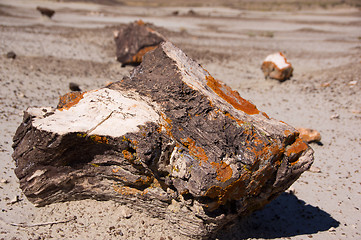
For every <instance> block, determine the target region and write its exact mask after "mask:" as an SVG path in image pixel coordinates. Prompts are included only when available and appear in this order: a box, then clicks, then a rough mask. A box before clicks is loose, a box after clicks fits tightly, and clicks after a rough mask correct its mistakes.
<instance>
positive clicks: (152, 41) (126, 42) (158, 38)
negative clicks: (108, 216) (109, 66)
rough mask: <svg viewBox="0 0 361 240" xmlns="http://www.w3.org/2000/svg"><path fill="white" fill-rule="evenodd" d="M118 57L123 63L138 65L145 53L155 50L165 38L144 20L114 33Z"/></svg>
mask: <svg viewBox="0 0 361 240" xmlns="http://www.w3.org/2000/svg"><path fill="white" fill-rule="evenodd" d="M114 40H115V44H116V57H117V60H118V61H119V62H121V63H122V65H128V64H130V65H138V64H140V63H141V62H142V58H143V56H144V54H146V53H147V52H149V51H152V50H154V49H155V48H157V46H158V45H159V44H160V43H161V42H163V41H165V38H164V37H163V36H162V35H161V34H160V33H158V32H156V31H155V30H153V29H152V28H151V27H150V26H148V24H145V23H144V22H143V21H142V20H139V21H137V22H134V23H130V24H129V25H127V26H126V27H125V28H123V29H120V30H119V31H116V32H115V33H114Z"/></svg>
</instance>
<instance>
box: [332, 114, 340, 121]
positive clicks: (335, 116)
mask: <svg viewBox="0 0 361 240" xmlns="http://www.w3.org/2000/svg"><path fill="white" fill-rule="evenodd" d="M330 119H331V120H333V119H340V114H338V113H336V114H333V115H332V116H331V117H330Z"/></svg>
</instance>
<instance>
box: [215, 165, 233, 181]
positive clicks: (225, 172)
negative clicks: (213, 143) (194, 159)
mask: <svg viewBox="0 0 361 240" xmlns="http://www.w3.org/2000/svg"><path fill="white" fill-rule="evenodd" d="M211 165H212V167H213V168H215V169H216V171H217V177H216V179H217V180H218V181H220V182H225V181H227V180H229V179H230V178H231V177H232V174H233V171H232V168H231V167H230V166H229V165H228V164H227V163H225V162H221V163H216V162H212V163H211Z"/></svg>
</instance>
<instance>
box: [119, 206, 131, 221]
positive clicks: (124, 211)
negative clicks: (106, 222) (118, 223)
mask: <svg viewBox="0 0 361 240" xmlns="http://www.w3.org/2000/svg"><path fill="white" fill-rule="evenodd" d="M120 214H121V217H123V218H127V219H128V218H131V217H132V216H133V214H132V211H131V210H130V209H129V208H123V209H122V210H121V211H120Z"/></svg>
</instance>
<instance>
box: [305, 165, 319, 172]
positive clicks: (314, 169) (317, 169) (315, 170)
mask: <svg viewBox="0 0 361 240" xmlns="http://www.w3.org/2000/svg"><path fill="white" fill-rule="evenodd" d="M308 171H309V172H312V173H321V172H322V171H321V169H320V168H318V167H315V166H311V167H310V169H308Z"/></svg>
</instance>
